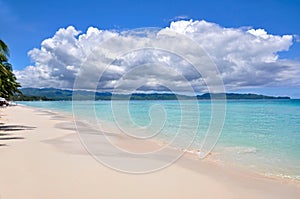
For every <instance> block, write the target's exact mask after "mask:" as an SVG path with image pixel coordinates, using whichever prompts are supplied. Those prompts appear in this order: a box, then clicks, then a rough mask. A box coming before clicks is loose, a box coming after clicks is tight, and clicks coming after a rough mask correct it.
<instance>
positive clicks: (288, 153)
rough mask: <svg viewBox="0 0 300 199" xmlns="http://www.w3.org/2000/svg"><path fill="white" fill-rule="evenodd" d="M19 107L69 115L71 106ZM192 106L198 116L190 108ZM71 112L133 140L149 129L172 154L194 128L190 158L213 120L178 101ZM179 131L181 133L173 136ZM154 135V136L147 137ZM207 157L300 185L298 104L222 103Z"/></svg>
mask: <svg viewBox="0 0 300 199" xmlns="http://www.w3.org/2000/svg"><path fill="white" fill-rule="evenodd" d="M19 103H20V104H23V105H28V106H32V107H38V108H43V109H51V110H54V111H62V112H67V113H72V111H73V109H72V102H71V101H53V102H52V101H49V102H19ZM195 104H196V105H197V106H198V108H199V112H198V111H197V110H195V109H194V108H192V107H194V105H195ZM87 107H92V108H91V109H90V108H87ZM90 110H95V112H94V111H93V112H91V111H90ZM153 110H154V111H153ZM155 110H156V111H155ZM75 111H76V115H80V117H82V118H84V119H85V120H87V121H88V120H90V119H92V118H95V117H96V118H97V120H98V121H100V123H103V124H105V123H106V124H108V125H110V124H113V123H115V122H116V121H117V122H118V125H119V127H120V128H122V130H124V131H130V132H131V133H133V134H134V135H138V133H139V131H138V130H137V129H141V128H142V129H144V130H145V129H146V130H147V129H148V131H149V135H154V136H155V138H156V139H157V140H161V141H164V142H166V143H168V142H170V141H172V138H173V137H174V136H179V138H178V139H176V141H175V142H174V143H173V144H172V146H174V147H177V148H181V147H182V146H181V143H180V142H182V143H184V142H185V141H186V140H191V139H192V137H193V133H192V132H193V131H194V128H195V124H198V122H199V126H196V127H197V128H196V131H197V132H196V133H197V134H196V137H195V139H194V143H193V145H192V146H191V147H190V148H189V149H188V150H190V151H195V152H196V151H197V150H199V149H200V148H201V146H202V144H203V141H204V135H205V133H206V132H207V130H208V128H209V124H210V121H211V119H213V118H211V116H212V114H211V103H210V101H183V102H181V105H179V103H178V101H130V102H129V103H128V102H126V101H114V102H113V106H112V103H111V101H95V102H92V101H79V102H76V110H75ZM116 111H117V112H116ZM182 114H185V115H184V117H183V116H182ZM195 115H196V116H195ZM198 115H199V117H197V116H198ZM128 117H130V120H128ZM182 120H184V122H182ZM160 126H162V127H160ZM137 127H139V128H137ZM179 128H181V132H183V133H180V134H176V133H177V132H178V129H179ZM153 129H154V130H155V132H151V131H152V130H153ZM158 129H159V133H157V132H156V131H157V130H158ZM143 132H144V133H145V131H143ZM155 133H157V134H155ZM143 136H144V135H143ZM212 154H213V155H212V156H213V158H214V159H215V160H218V161H222V162H224V163H227V164H234V165H237V166H240V167H243V168H249V169H252V170H254V171H257V172H260V173H263V174H265V175H268V176H279V177H283V178H290V179H293V180H300V100H296V99H294V100H227V102H226V117H225V122H224V126H223V128H222V131H221V135H220V138H219V140H218V142H217V144H216V146H215V148H214V150H213V151H212Z"/></svg>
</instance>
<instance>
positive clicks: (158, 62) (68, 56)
mask: <svg viewBox="0 0 300 199" xmlns="http://www.w3.org/2000/svg"><path fill="white" fill-rule="evenodd" d="M164 30H172V31H175V32H178V33H180V34H184V35H186V36H188V37H190V38H191V39H192V40H194V41H195V42H197V43H198V44H199V45H200V46H201V47H202V48H203V49H204V50H205V51H206V52H207V53H208V54H209V56H210V57H211V59H212V60H213V61H214V62H215V63H216V65H217V67H218V69H219V71H220V73H221V74H220V75H221V78H222V79H223V81H224V83H225V86H226V87H227V88H229V89H238V88H244V87H261V86H270V85H271V86H274V85H275V86H276V85H281V86H282V85H289V84H290V85H294V86H295V85H300V81H299V80H298V79H299V78H298V77H299V75H300V63H299V62H296V61H293V60H284V59H280V58H279V56H278V53H279V52H281V51H287V50H289V48H290V46H291V45H292V44H293V36H291V35H283V36H280V35H271V34H268V33H267V32H266V31H265V30H264V29H251V28H247V29H245V28H244V27H242V28H224V27H222V26H220V25H218V24H215V23H209V22H206V21H203V20H202V21H193V20H189V21H184V20H181V21H176V22H172V23H171V24H170V27H167V28H165V29H161V30H160V31H159V33H160V32H162V33H163V32H164ZM134 33H142V34H141V35H143V36H140V35H138V34H126V32H119V33H117V32H113V31H109V30H99V29H97V28H94V27H90V28H89V29H88V30H87V31H86V33H81V32H80V31H78V30H76V29H75V28H74V27H72V26H69V27H67V28H61V29H59V30H58V31H57V32H56V33H55V35H54V36H53V37H52V38H49V39H46V40H44V41H43V42H42V43H41V47H40V48H39V49H37V48H35V49H33V50H31V51H29V52H28V55H29V56H30V58H31V59H32V61H33V62H34V65H33V66H28V67H26V68H25V69H23V70H21V71H16V76H17V78H18V80H19V81H20V82H21V84H22V85H23V87H60V88H72V87H73V83H74V80H75V78H76V77H78V76H80V78H82V82H83V83H82V85H81V86H82V88H88V87H91V85H94V84H95V82H89V80H92V79H96V77H97V76H99V71H104V69H106V70H105V72H104V73H103V75H102V79H101V83H100V84H99V85H98V88H100V89H102V90H106V89H108V90H110V89H112V88H114V87H115V86H116V85H118V82H119V81H118V80H120V78H121V80H122V81H123V82H126V86H127V87H126V88H127V89H129V87H130V85H131V86H132V87H135V88H139V90H144V91H149V90H160V89H162V86H163V85H168V84H170V82H171V83H172V85H170V86H172V87H176V88H177V89H178V90H179V91H184V90H185V89H186V88H187V86H188V85H187V84H191V85H192V86H193V88H195V89H197V90H198V91H201V90H203V89H204V87H203V85H204V82H203V80H202V79H201V75H200V74H199V73H197V71H196V70H195V69H194V68H193V67H192V66H191V65H190V64H189V63H188V62H187V61H185V60H183V59H182V58H181V57H180V56H178V55H175V54H172V53H170V52H165V51H163V47H164V46H165V47H166V46H172V45H174V47H176V48H179V49H177V50H178V51H180V52H182V53H181V54H182V55H186V57H193V56H195V54H193V53H190V52H191V51H189V48H191V46H187V45H186V44H185V43H181V44H172V43H164V42H165V41H163V40H161V41H160V42H161V43H160V44H159V45H160V46H161V48H162V49H161V50H153V49H152V50H151V49H144V50H135V51H132V52H125V55H124V56H121V57H115V55H116V54H114V52H120V51H122V50H124V51H125V50H126V49H130V48H131V49H138V48H139V47H142V46H144V44H148V43H151V37H153V34H154V35H155V34H157V32H155V31H153V30H146V31H140V32H139V31H135V32H134ZM105 41H107V43H105ZM101 45H107V46H109V49H111V51H107V49H106V48H105V47H103V48H99V46H101ZM194 58H195V57H194ZM106 63H111V65H110V67H108V68H106ZM151 64H152V67H149V65H151ZM143 65H144V66H145V68H142V67H140V69H139V70H134V72H132V71H131V70H133V66H143ZM203 70H204V69H203ZM205 70H207V71H208V72H209V70H210V69H209V68H206V69H205ZM130 72H132V74H135V75H127V76H126V74H128V73H130ZM124 75H125V76H124ZM181 75H182V76H183V77H184V78H186V80H187V81H186V82H183V81H182V80H183V79H182V77H180V76H181ZM122 77H123V79H122ZM124 77H126V78H127V79H126V78H125V79H124ZM205 81H209V80H208V79H205ZM124 85H125V83H124ZM123 88H125V87H123Z"/></svg>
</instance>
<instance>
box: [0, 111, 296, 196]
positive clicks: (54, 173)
mask: <svg viewBox="0 0 300 199" xmlns="http://www.w3.org/2000/svg"><path fill="white" fill-rule="evenodd" d="M0 114H1V118H0V123H1V125H0V199H21V198H22V199H24V198H25V199H41V198H43V199H48V198H49V199H53V198H57V199H60V198H64V199H65V198H72V199H77V198H78V199H79V198H80V199H82V198H86V199H90V198H112V199H115V198H116V199H117V198H118V199H119V198H130V199H134V198H145V199H147V198H149V199H153V198H159V199H160V198H163V199H165V198H172V199H193V198H195V199H199V198H212V199H218V198H222V199H234V198H237V199H238V198H244V199H247V198H249V199H253V198H255V199H259V198H261V199H268V198H270V199H271V198H272V199H276V198H278V199H282V198H289V199H293V198H295V199H296V198H297V199H298V198H300V186H299V184H297V183H293V182H289V181H286V180H283V179H275V178H267V177H265V176H261V175H258V174H253V173H250V172H246V171H242V170H238V169H233V168H229V167H226V166H221V165H218V164H216V163H214V162H212V161H209V160H202V161H201V160H196V159H195V158H194V157H192V156H191V155H188V154H187V155H185V156H184V157H182V158H181V159H180V160H179V161H177V162H176V163H174V164H172V165H171V166H169V167H167V168H165V169H163V170H160V171H157V172H153V173H148V174H139V175H133V174H126V173H121V172H118V171H115V170H112V169H110V168H107V167H106V166H104V165H102V164H101V163H99V162H98V161H96V160H95V159H94V158H93V157H92V156H91V155H89V153H87V152H86V151H85V149H84V147H83V146H82V144H81V142H80V140H79V137H78V135H77V133H76V131H75V128H74V123H73V122H72V118H71V117H70V116H67V115H63V114H61V113H59V114H58V113H52V112H50V111H44V110H41V109H35V108H30V107H25V106H14V107H8V108H5V109H1V110H0Z"/></svg>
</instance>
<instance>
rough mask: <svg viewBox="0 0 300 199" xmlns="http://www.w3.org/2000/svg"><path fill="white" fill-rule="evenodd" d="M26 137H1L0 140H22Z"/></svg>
mask: <svg viewBox="0 0 300 199" xmlns="http://www.w3.org/2000/svg"><path fill="white" fill-rule="evenodd" d="M22 139H24V138H23V137H4V138H3V137H2V138H1V137H0V140H22Z"/></svg>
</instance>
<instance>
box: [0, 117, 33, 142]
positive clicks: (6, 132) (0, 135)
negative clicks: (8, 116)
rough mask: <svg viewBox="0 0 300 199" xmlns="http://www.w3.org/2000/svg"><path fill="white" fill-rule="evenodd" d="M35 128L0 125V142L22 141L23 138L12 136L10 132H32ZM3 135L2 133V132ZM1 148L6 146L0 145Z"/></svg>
mask: <svg viewBox="0 0 300 199" xmlns="http://www.w3.org/2000/svg"><path fill="white" fill-rule="evenodd" d="M34 128H35V127H32V126H24V125H4V124H3V123H0V141H1V140H2V141H5V140H22V139H24V137H21V136H14V135H12V134H11V133H10V132H14V131H24V130H32V129H34ZM1 131H2V132H4V133H2V132H1ZM1 146H7V145H6V144H3V143H0V147H1Z"/></svg>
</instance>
